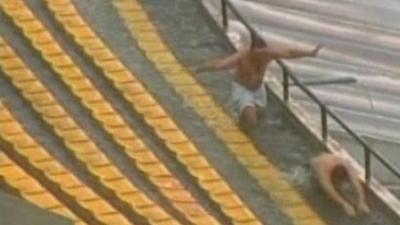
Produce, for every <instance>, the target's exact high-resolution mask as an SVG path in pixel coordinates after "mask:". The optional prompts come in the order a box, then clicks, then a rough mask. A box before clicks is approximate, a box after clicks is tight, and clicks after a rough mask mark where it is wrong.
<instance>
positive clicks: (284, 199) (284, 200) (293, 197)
mask: <svg viewBox="0 0 400 225" xmlns="http://www.w3.org/2000/svg"><path fill="white" fill-rule="evenodd" d="M271 196H272V198H273V199H276V200H277V201H278V202H279V203H280V204H282V205H288V206H290V205H296V204H301V203H302V202H304V199H303V198H302V197H301V196H300V195H299V193H298V192H296V191H294V190H290V191H282V192H274V193H271Z"/></svg>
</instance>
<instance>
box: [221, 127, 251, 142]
mask: <svg viewBox="0 0 400 225" xmlns="http://www.w3.org/2000/svg"><path fill="white" fill-rule="evenodd" d="M217 135H218V136H220V137H221V138H222V139H223V140H224V141H226V142H228V143H248V142H249V141H250V140H249V138H248V137H246V136H245V135H244V134H243V132H240V131H238V130H234V131H226V130H224V131H220V130H217Z"/></svg>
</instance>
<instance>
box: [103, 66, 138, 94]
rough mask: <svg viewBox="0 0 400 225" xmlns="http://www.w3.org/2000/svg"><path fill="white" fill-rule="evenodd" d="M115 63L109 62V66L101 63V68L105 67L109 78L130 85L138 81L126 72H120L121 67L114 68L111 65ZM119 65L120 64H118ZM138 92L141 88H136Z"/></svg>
mask: <svg viewBox="0 0 400 225" xmlns="http://www.w3.org/2000/svg"><path fill="white" fill-rule="evenodd" d="M112 62H114V61H109V63H108V64H104V62H101V64H100V63H99V66H100V67H104V69H105V74H106V76H107V77H108V78H110V79H111V80H113V81H114V82H116V83H119V84H121V83H130V82H134V81H136V79H135V78H134V77H133V76H132V75H131V74H130V73H129V72H128V71H126V70H122V69H121V70H118V68H120V67H119V66H115V67H113V65H111V63H112ZM116 65H119V64H116ZM134 88H135V89H133V90H136V89H137V88H140V87H134Z"/></svg>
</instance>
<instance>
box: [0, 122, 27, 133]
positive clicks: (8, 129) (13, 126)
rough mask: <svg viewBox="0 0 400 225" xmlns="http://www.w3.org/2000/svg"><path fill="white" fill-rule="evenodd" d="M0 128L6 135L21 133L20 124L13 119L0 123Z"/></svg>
mask: <svg viewBox="0 0 400 225" xmlns="http://www.w3.org/2000/svg"><path fill="white" fill-rule="evenodd" d="M0 130H1V131H3V133H4V134H7V135H12V134H19V133H22V127H21V125H19V124H18V123H14V122H13V121H8V122H7V121H6V122H3V123H0Z"/></svg>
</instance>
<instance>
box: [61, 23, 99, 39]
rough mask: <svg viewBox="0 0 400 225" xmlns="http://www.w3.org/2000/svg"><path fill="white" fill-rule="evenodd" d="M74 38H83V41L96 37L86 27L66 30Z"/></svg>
mask: <svg viewBox="0 0 400 225" xmlns="http://www.w3.org/2000/svg"><path fill="white" fill-rule="evenodd" d="M67 29H68V30H69V31H70V32H71V33H72V35H73V36H74V37H75V38H84V39H91V38H92V39H97V36H96V34H95V33H93V31H92V30H91V29H90V28H89V27H86V26H80V27H69V28H67Z"/></svg>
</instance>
